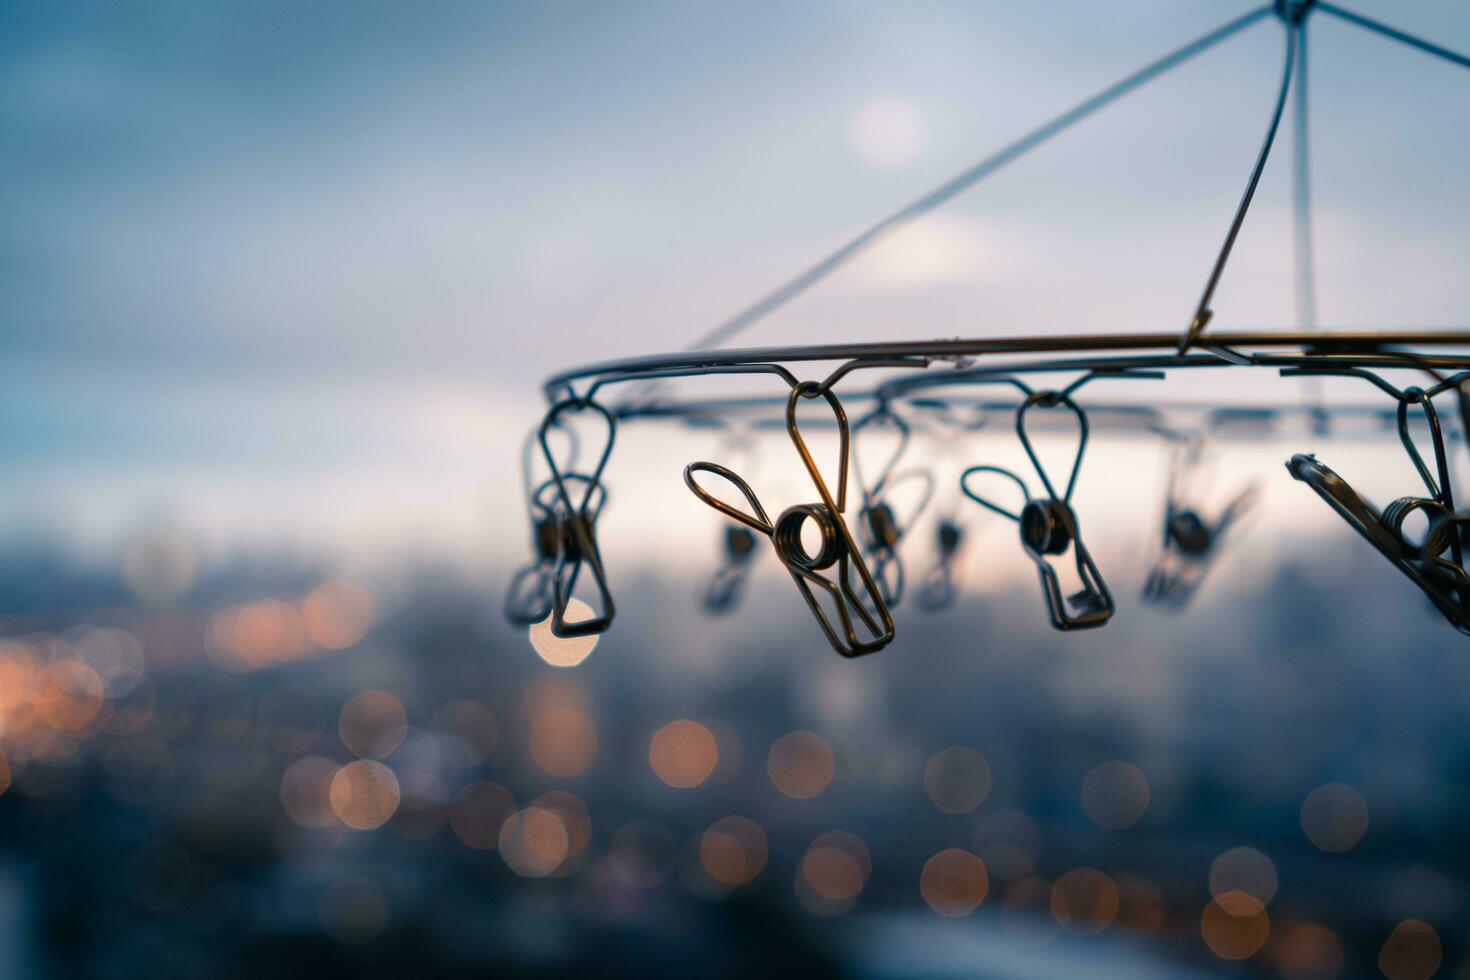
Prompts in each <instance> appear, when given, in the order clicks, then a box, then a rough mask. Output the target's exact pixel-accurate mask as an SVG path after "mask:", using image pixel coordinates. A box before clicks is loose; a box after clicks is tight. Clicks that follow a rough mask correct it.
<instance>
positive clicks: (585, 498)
mask: <svg viewBox="0 0 1470 980" xmlns="http://www.w3.org/2000/svg"><path fill="white" fill-rule="evenodd" d="M582 412H588V413H591V414H593V415H596V416H598V417H600V418H601V420H602V421H603V422H604V423H605V424H606V426H607V441H606V442H605V443H604V445H603V450H602V454H601V456H600V457H598V461H597V464H596V466H595V467H594V468H593V469H592V471H591V472H590V473H586V474H573V473H564V472H563V471H562V469H561V468H560V467H559V466H558V465H557V462H556V458H555V456H554V454H553V453H552V450H551V445H550V443H549V442H548V438H547V437H548V433H549V432H550V430H551V429H552V428H553V427H554V426H556V425H558V424H559V423H560V422H561V420H562V419H563V417H565V416H568V415H575V414H578V413H582ZM616 436H617V422H616V421H615V420H614V419H613V416H612V413H611V412H609V411H608V410H607V409H606V408H604V407H603V406H602V405H599V404H598V403H597V402H595V401H592V400H590V399H586V398H568V399H566V400H564V401H561V402H558V403H557V404H555V405H553V406H552V407H551V409H550V410H549V411H548V412H547V413H546V418H545V419H544V420H543V421H542V423H541V430H540V433H539V439H540V442H541V451H542V455H543V456H544V458H545V460H546V465H547V466H548V467H549V468H550V470H551V480H550V481H549V482H550V484H551V485H552V486H554V487H555V490H556V493H555V497H554V502H553V503H552V504H551V505H550V507H549V508H548V509H550V510H551V511H552V512H553V513H554V514H555V517H556V528H557V539H558V542H559V547H558V552H557V557H556V563H555V567H554V572H553V579H552V602H551V632H552V633H553V634H554V635H556V636H560V637H570V636H589V635H593V634H598V633H604V632H606V631H607V629H608V628H609V627H610V626H611V625H612V622H613V617H614V615H615V614H616V609H615V606H614V604H613V598H612V593H611V591H610V589H609V587H608V582H607V573H606V571H605V570H604V568H603V564H602V553H601V550H600V549H599V548H598V545H597V518H598V516H599V514H600V513H601V510H602V505H603V503H605V501H606V499H607V492H606V490H605V489H604V488H603V486H602V473H603V470H604V469H605V468H606V467H607V461H608V458H609V457H610V456H611V455H612V447H613V441H614V439H615V438H616ZM579 483H580V484H581V485H582V489H581V493H580V495H576V494H574V492H573V491H574V487H575V486H576V485H577V484H579ZM547 534H548V537H549V532H547ZM584 568H585V569H586V570H587V573H588V575H589V576H590V577H591V579H592V585H593V589H594V590H595V604H593V607H592V608H593V611H594V615H593V616H591V617H590V618H587V619H581V620H577V621H575V622H571V621H568V619H567V606H568V604H569V603H570V602H571V600H572V597H573V595H574V594H575V593H576V589H577V584H578V580H579V579H580V578H581V576H582V571H583V569H584Z"/></svg>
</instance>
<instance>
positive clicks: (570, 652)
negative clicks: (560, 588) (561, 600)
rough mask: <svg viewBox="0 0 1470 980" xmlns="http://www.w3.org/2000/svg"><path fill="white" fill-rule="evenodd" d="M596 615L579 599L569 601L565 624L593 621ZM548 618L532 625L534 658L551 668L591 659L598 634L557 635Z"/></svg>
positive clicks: (573, 664)
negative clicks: (552, 629)
mask: <svg viewBox="0 0 1470 980" xmlns="http://www.w3.org/2000/svg"><path fill="white" fill-rule="evenodd" d="M596 615H597V614H596V612H594V611H593V609H592V607H591V606H589V605H587V603H585V602H583V601H582V600H581V599H568V600H567V611H566V621H567V622H568V623H579V622H582V621H583V620H587V619H593V618H594V617H595V616H596ZM551 620H552V617H551V616H547V617H546V618H545V619H543V620H542V621H541V622H539V623H536V624H534V625H532V626H531V628H530V631H529V635H530V637H531V647H532V648H533V649H534V650H535V651H536V655H537V656H538V657H540V658H541V659H542V660H544V661H546V662H547V663H548V664H550V665H551V666H553V667H575V666H577V665H578V664H580V663H581V662H582V661H584V660H586V659H587V658H588V657H589V656H591V654H592V651H593V650H595V649H597V641H598V640H600V639H601V638H602V634H601V633H589V634H587V635H586V636H557V635H556V634H555V633H553V632H552V631H551Z"/></svg>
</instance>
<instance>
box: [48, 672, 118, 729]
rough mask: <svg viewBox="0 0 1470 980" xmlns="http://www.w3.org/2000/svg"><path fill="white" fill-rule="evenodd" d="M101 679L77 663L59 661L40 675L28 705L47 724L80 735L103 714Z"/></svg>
mask: <svg viewBox="0 0 1470 980" xmlns="http://www.w3.org/2000/svg"><path fill="white" fill-rule="evenodd" d="M102 696H103V690H102V679H101V678H100V677H98V676H97V672H96V671H94V670H93V669H92V668H91V667H88V666H87V665H86V664H84V663H82V662H81V661H79V660H58V661H57V662H56V663H54V664H51V665H50V666H48V667H46V668H45V669H44V670H42V671H41V675H40V677H39V678H38V679H37V682H36V687H35V693H34V694H33V695H32V696H31V703H32V704H33V705H34V706H35V709H36V713H37V714H39V715H40V716H41V717H42V718H44V719H45V720H46V722H47V724H49V725H51V726H52V727H54V728H57V729H60V730H61V731H65V732H80V731H81V730H82V729H84V728H86V727H87V725H89V724H90V723H91V721H92V719H93V718H95V717H97V712H99V711H101V710H102Z"/></svg>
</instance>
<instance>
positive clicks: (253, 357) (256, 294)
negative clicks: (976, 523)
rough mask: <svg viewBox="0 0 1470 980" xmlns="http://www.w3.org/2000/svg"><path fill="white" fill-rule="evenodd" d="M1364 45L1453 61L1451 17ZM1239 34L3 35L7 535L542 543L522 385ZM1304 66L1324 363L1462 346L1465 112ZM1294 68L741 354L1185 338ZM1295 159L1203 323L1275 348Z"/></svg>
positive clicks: (1080, 147)
mask: <svg viewBox="0 0 1470 980" xmlns="http://www.w3.org/2000/svg"><path fill="white" fill-rule="evenodd" d="M1353 8H1354V9H1357V10H1360V11H1361V12H1363V13H1365V14H1368V15H1370V16H1375V17H1378V18H1380V19H1382V20H1385V21H1387V22H1389V23H1392V24H1393V25H1395V26H1398V27H1400V28H1402V29H1405V30H1408V31H1411V32H1414V33H1417V34H1420V35H1423V36H1425V37H1428V38H1432V39H1434V40H1435V41H1437V42H1438V43H1441V44H1444V45H1446V46H1447V47H1450V48H1456V49H1459V50H1467V49H1470V17H1467V16H1466V15H1465V13H1464V10H1463V6H1462V5H1460V4H1457V3H1455V2H1452V0H1438V2H1432V3H1431V2H1424V3H1416V4H1414V5H1403V4H1394V3H1389V2H1387V0H1355V2H1354V4H1353ZM1248 9H1250V5H1248V4H1243V3H1235V2H1225V0H1157V2H1145V0H1136V2H1134V3H1130V4H1127V5H1113V4H1108V5H1103V4H1096V3H1090V2H1082V0H1073V2H1061V3H1056V4H1051V5H1046V6H1045V7H1042V6H1040V5H1036V4H1031V3H1019V2H1012V3H999V2H992V3H979V4H970V3H944V2H923V3H917V2H916V3H903V4H899V3H870V2H852V3H842V4H835V3H817V2H803V3H796V4H757V5H727V4H714V3H686V2H679V3H673V2H669V3H656V2H637V3H626V4H605V3H590V2H589V3H511V2H506V3H494V4H469V3H465V4H457V3H437V4H432V5H411V6H410V5H401V4H391V3H353V4H347V3H324V4H311V5H302V4H296V3H269V2H267V3H220V4H211V5H181V4H171V3H153V4H137V5H129V6H127V7H126V8H119V7H116V6H115V5H109V4H104V3H97V4H83V3H71V4H53V3H40V2H35V3H32V2H22V3H12V4H7V5H6V6H5V8H4V9H3V10H0V64H3V65H4V66H5V67H4V68H3V69H0V213H3V214H5V216H6V220H5V221H3V222H0V297H3V303H0V330H3V339H4V345H5V351H6V354H5V357H4V359H3V361H0V446H3V447H4V448H3V452H4V454H5V456H6V457H7V464H6V465H7V471H8V472H9V473H10V474H11V479H10V480H8V481H7V484H8V490H7V493H6V495H5V500H3V501H0V527H6V528H11V529H20V530H26V529H35V528H38V527H39V528H44V529H46V530H48V531H49V532H54V533H57V534H60V535H62V536H64V537H66V538H67V539H69V540H74V541H76V542H79V543H82V544H86V545H88V546H95V547H108V546H110V545H111V544H112V543H115V541H116V540H117V539H118V538H119V537H120V536H125V535H126V534H127V533H129V529H131V528H134V527H136V526H137V525H138V524H139V523H140V522H143V523H146V522H149V521H159V520H163V521H172V522H178V523H181V524H183V525H186V526H188V527H190V528H191V529H194V530H196V531H197V532H199V533H200V534H203V535H205V536H206V537H210V538H212V539H214V540H216V541H217V542H219V543H220V544H221V546H226V545H235V544H239V543H241V542H249V543H262V542H264V543H272V542H277V543H279V542H291V543H301V542H311V543H315V542H318V541H320V542H327V543H331V544H332V545H333V546H334V547H371V548H377V547H381V546H383V545H385V544H389V543H391V544H392V545H394V546H400V547H401V546H415V547H434V548H441V547H450V548H465V547H471V544H470V543H474V544H473V547H474V548H480V547H485V546H487V545H488V546H489V547H491V548H492V549H493V548H495V547H497V546H498V545H499V544H500V543H505V542H511V543H513V544H511V545H510V546H512V547H520V545H521V541H522V539H523V536H524V529H523V528H521V527H520V518H519V512H518V510H517V508H518V507H519V503H518V500H517V495H518V493H519V480H518V478H517V474H516V465H517V454H518V450H519V444H520V439H521V436H522V434H523V433H524V432H525V430H526V429H527V428H528V427H529V426H530V425H531V424H532V423H533V422H534V421H535V420H536V418H537V416H538V415H539V413H540V411H541V410H542V403H541V401H540V395H539V392H538V384H539V380H540V379H541V378H543V377H544V376H546V375H548V374H550V373H552V372H554V371H556V370H558V369H561V368H564V367H568V366H571V365H574V364H577V363H582V362H586V361H593V360H598V359H602V358H608V357H621V356H626V355H630V354H636V353H651V352H658V351H665V350H675V349H679V348H681V347H684V346H685V345H687V344H688V343H690V342H691V341H692V340H693V339H694V338H695V337H697V336H698V335H699V334H700V333H702V332H704V331H705V330H707V329H708V328H710V327H711V326H713V325H714V324H716V323H718V322H720V321H721V320H723V319H724V318H725V317H727V316H728V315H730V314H731V313H733V312H735V311H736V310H738V309H740V308H741V307H743V306H744V305H745V304H746V303H748V302H750V301H751V300H752V299H754V298H756V297H758V296H759V295H761V294H762V293H764V292H765V291H767V290H768V289H770V288H772V287H773V286H775V285H777V284H778V283H780V282H781V281H783V280H784V279H785V278H787V277H788V276H789V275H791V274H792V273H793V272H795V271H797V270H798V269H800V268H802V267H803V266H805V265H806V264H809V263H810V262H812V261H814V260H815V259H817V258H819V257H820V256H822V255H823V254H825V253H826V252H827V251H829V250H830V249H832V248H834V247H836V246H837V245H838V244H840V243H841V242H842V241H843V240H844V239H845V238H846V237H848V236H850V235H852V234H854V233H855V232H857V231H858V230H860V229H861V228H862V227H864V226H865V225H866V224H868V223H870V222H871V221H873V220H876V219H877V218H879V217H881V216H882V215H884V214H887V213H889V212H890V211H892V210H894V209H896V208H897V207H899V206H901V205H903V204H905V203H907V202H908V201H909V200H911V199H913V198H914V197H916V196H918V195H919V194H920V193H922V192H923V191H925V190H927V189H928V188H930V187H932V186H934V185H936V184H938V183H940V182H942V181H944V180H946V179H948V178H949V177H950V176H952V175H953V174H955V173H957V172H959V171H960V170H962V169H964V168H965V167H967V166H969V165H970V164H971V163H973V162H974V161H975V160H977V159H979V158H981V157H983V156H985V155H986V154H988V153H990V152H993V151H994V150H996V149H998V148H999V147H1000V146H1002V145H1004V144H1005V143H1007V142H1009V141H1010V140H1012V139H1014V138H1015V137H1017V136H1019V135H1020V134H1022V133H1024V132H1025V131H1026V130H1028V129H1029V128H1031V127H1032V126H1034V125H1036V124H1037V123H1039V122H1040V121H1042V120H1044V119H1046V118H1049V117H1050V116H1052V115H1054V114H1055V113H1057V112H1059V111H1061V110H1063V109H1065V108H1067V107H1069V106H1070V105H1071V104H1073V103H1075V102H1077V101H1079V100H1080V99H1082V98H1084V97H1086V96H1087V95H1089V94H1091V93H1092V92H1094V91H1096V90H1097V89H1099V88H1101V87H1102V86H1104V85H1106V84H1109V83H1111V82H1112V81H1114V80H1116V79H1117V78H1119V77H1121V76H1122V75H1124V74H1126V73H1128V72H1131V71H1133V70H1134V69H1135V68H1137V67H1139V66H1141V65H1142V64H1144V63H1145V62H1147V61H1148V60H1150V59H1152V58H1155V57H1157V56H1159V55H1160V54H1162V53H1163V52H1165V51H1167V50H1169V49H1171V48H1173V47H1175V46H1178V45H1180V44H1182V43H1184V42H1185V41H1187V40H1189V39H1191V38H1193V37H1195V36H1197V35H1199V34H1202V33H1204V32H1205V31H1207V30H1209V29H1211V28H1213V27H1215V26H1217V25H1218V24H1220V23H1223V22H1224V21H1226V20H1228V19H1230V18H1232V17H1234V16H1236V15H1238V14H1239V13H1241V12H1244V11H1245V10H1248ZM1311 32H1312V42H1311V56H1310V72H1311V74H1310V79H1311V81H1310V85H1311V89H1310V90H1311V98H1312V139H1313V144H1312V146H1313V149H1312V152H1313V157H1312V163H1313V173H1312V176H1313V182H1314V195H1315V206H1316V217H1317V230H1318V258H1319V269H1318V271H1319V289H1318V292H1319V307H1320V310H1321V320H1322V322H1323V323H1324V325H1329V326H1361V327H1372V326H1454V325H1456V324H1460V323H1463V311H1464V310H1465V308H1466V306H1467V301H1470V281H1467V280H1466V278H1465V276H1464V269H1465V267H1466V262H1465V260H1466V258H1467V255H1470V247H1467V244H1470V243H1467V240H1466V237H1465V231H1464V228H1465V227H1466V220H1465V219H1466V217H1467V216H1470V187H1467V184H1466V182H1465V181H1464V179H1463V175H1464V164H1463V161H1464V160H1465V159H1466V158H1467V151H1470V127H1466V126H1465V125H1464V119H1465V106H1466V105H1470V73H1466V72H1465V71H1463V70H1462V69H1458V68H1456V67H1455V66H1452V65H1449V64H1446V63H1443V62H1438V61H1435V60H1433V59H1430V58H1428V57H1426V56H1424V55H1422V54H1420V53H1417V52H1414V51H1412V50H1410V49H1408V48H1405V47H1403V46H1400V45H1396V44H1394V43H1392V42H1389V41H1386V40H1382V39H1380V38H1377V37H1374V36H1372V35H1369V34H1367V33H1365V32H1363V31H1361V30H1359V29H1357V28H1354V27H1351V26H1349V25H1346V24H1343V23H1341V22H1338V21H1335V20H1332V19H1330V18H1328V17H1326V16H1322V15H1317V16H1315V17H1314V18H1313V20H1312V23H1311ZM1282 53H1283V49H1282V32H1281V30H1280V27H1279V25H1278V24H1276V23H1275V22H1274V21H1271V20H1267V21H1266V22H1263V23H1261V24H1258V25H1256V26H1255V27H1253V28H1251V29H1250V30H1249V31H1248V32H1246V33H1243V34H1241V35H1240V36H1238V37H1236V38H1234V39H1232V40H1230V41H1228V42H1227V43H1225V44H1224V45H1222V46H1220V47H1219V48H1217V49H1215V50H1213V51H1211V52H1209V53H1207V54H1206V55H1204V56H1202V57H1200V58H1198V59H1196V60H1195V61H1193V62H1191V63H1189V64H1188V65H1186V66H1184V67H1182V68H1180V69H1177V70H1176V71H1174V72H1173V73H1171V74H1170V75H1168V76H1166V77H1165V78H1164V79H1161V80H1159V81H1156V82H1154V83H1152V84H1151V85H1149V86H1148V87H1147V88H1146V89H1144V90H1142V91H1140V92H1138V93H1135V94H1134V95H1132V96H1130V97H1129V98H1128V99H1127V100H1125V101H1123V102H1121V103H1119V104H1118V105H1116V106H1114V107H1112V108H1110V109H1108V110H1107V111H1105V112H1104V113H1102V114H1100V115H1098V116H1097V117H1095V118H1093V119H1091V120H1089V121H1087V122H1086V123H1084V124H1083V125H1081V126H1079V127H1077V128H1076V129H1075V130H1073V131H1070V132H1069V133H1067V134H1066V135H1064V136H1063V137H1061V138H1060V139H1058V140H1056V141H1054V142H1053V143H1051V144H1048V145H1047V146H1046V147H1044V148H1042V149H1041V150H1039V151H1037V152H1035V153H1033V154H1031V155H1029V156H1028V157H1026V158H1024V159H1023V160H1021V161H1019V162H1018V163H1016V164H1014V165H1013V166H1011V167H1009V168H1007V169H1006V170H1004V171H1002V172H1000V173H999V174H997V175H996V176H994V177H993V178H991V179H990V180H988V181H986V182H985V183H983V184H981V185H980V186H978V187H976V188H974V189H973V190H971V191H969V192H968V193H966V194H965V195H963V196H962V197H961V198H959V199H958V200H956V201H954V202H952V204H951V205H950V206H949V207H946V208H945V209H943V210H942V211H940V212H938V213H936V214H935V215H933V216H931V217H929V218H926V219H924V220H923V221H921V222H919V223H918V224H916V225H914V226H913V227H911V228H909V229H907V230H906V231H904V232H903V233H901V234H900V235H898V236H895V237H894V238H893V239H892V240H891V241H890V242H888V243H887V244H885V245H884V246H882V247H880V248H879V249H877V250H875V251H874V252H873V253H872V254H870V255H868V256H865V257H864V258H863V259H862V260H860V261H858V262H856V263H854V264H853V265H852V266H851V267H849V268H847V269H845V270H844V271H842V272H841V273H839V274H838V275H836V276H834V277H833V278H832V279H831V280H830V281H828V282H826V283H823V284H822V285H821V286H819V287H818V288H816V289H814V290H813V291H812V292H811V293H810V294H809V295H807V296H805V297H803V298H801V299H800V300H798V301H797V302H795V303H792V304H791V305H790V306H788V307H787V308H785V309H783V310H782V311H781V312H780V313H778V314H777V315H776V316H773V317H771V318H770V319H769V320H768V321H765V322H763V323H761V324H758V325H757V326H755V327H753V328H752V329H751V330H750V331H749V332H748V334H747V335H745V336H744V337H743V338H742V340H741V341H740V342H741V343H747V342H748V343H763V344H765V343H812V342H823V341H837V340H845V339H850V340H873V339H914V338H924V337H935V336H1000V335H1009V334H1017V333H1032V332H1087V331H1093V330H1117V329H1130V330H1136V329H1148V330H1153V329H1164V330H1175V329H1181V328H1182V327H1183V326H1184V325H1185V323H1186V322H1187V320H1188V318H1189V315H1190V313H1191V312H1192V309H1193V305H1194V302H1195V301H1196V300H1197V298H1198V295H1199V290H1200V288H1201V286H1202V285H1203V281H1204V278H1205V275H1206V273H1207V272H1208V268H1209V264H1210V262H1211V261H1212V259H1213V256H1214V251H1215V249H1216V248H1217V247H1218V244H1219V240H1220V238H1221V237H1222V235H1223V233H1224V230H1225V227H1226V224H1227V223H1228V220H1229V217H1230V214H1231V211H1232V209H1233V208H1234V205H1235V203H1236V201H1237V199H1238V197H1239V194H1240V190H1241V188H1242V186H1243V184H1244V181H1245V178H1246V176H1247V174H1248V171H1249V167H1250V164H1251V162H1252V161H1253V159H1254V156H1255V153H1256V150H1257V147H1258V145H1259V140H1260V138H1261V135H1262V134H1263V132H1264V128H1265V125H1266V121H1267V118H1268V113H1269V110H1270V107H1271V103H1272V99H1273V97H1274V94H1275V86H1276V85H1277V82H1278V78H1279V72H1280V67H1281V58H1282ZM1289 151H1290V145H1289V142H1285V141H1284V142H1283V143H1281V144H1280V145H1279V146H1278V149H1277V155H1276V157H1275V158H1273V161H1272V166H1271V167H1270V168H1269V169H1268V171H1267V174H1266V177H1265V179H1264V181H1263V184H1262V189H1261V191H1260V195H1259V197H1258V199H1257V203H1256V206H1255V208H1254V209H1253V211H1252V214H1251V217H1250V220H1249V222H1248V223H1247V226H1246V229H1245V232H1244V234H1243V235H1242V237H1241V240H1240V243H1239V246H1238V248H1237V254H1236V258H1235V259H1234V261H1233V263H1232V265H1231V267H1230V269H1229V271H1228V273H1227V276H1226V278H1225V281H1224V283H1223V285H1222V287H1221V289H1220V292H1219V294H1218V297H1217V300H1216V303H1215V308H1216V311H1217V317H1216V321H1215V323H1216V325H1217V326H1220V327H1244V326H1263V327H1271V326H1290V325H1291V324H1292V317H1293V306H1292V294H1291V283H1292V268H1291V237H1290V197H1289V174H1290V168H1289V164H1290V156H1289ZM659 448H660V447H659V446H658V445H657V444H655V445H653V446H652V447H650V446H649V445H648V444H647V443H643V444H642V448H641V449H639V448H638V447H637V445H635V447H634V448H633V449H631V450H630V452H631V453H632V454H633V455H632V456H631V457H630V458H631V459H632V460H634V461H635V463H633V464H626V463H625V466H626V468H627V471H628V472H629V473H631V474H632V476H631V477H629V478H630V479H637V478H638V476H639V472H640V470H641V469H642V468H643V467H642V466H641V464H639V463H637V462H636V461H644V462H646V463H647V464H648V465H649V466H653V465H654V463H655V462H657V463H658V465H664V464H665V463H667V464H668V465H673V463H677V464H678V465H677V468H682V465H683V462H685V461H687V460H686V459H685V458H683V457H681V458H679V459H677V460H674V461H673V462H672V463H671V462H669V461H668V460H665V459H664V458H663V456H665V455H667V453H663V454H660V453H659V452H656V451H655V450H657V449H659ZM640 453H641V454H642V455H639V454H640ZM1277 455H1279V454H1277ZM1271 458H1272V459H1275V457H1274V456H1273V457H1271ZM1273 465H1279V460H1278V461H1277V462H1275V463H1273ZM665 468H666V467H665ZM1102 472H1107V471H1106V470H1103V471H1102ZM658 473H659V479H660V480H661V479H662V470H658ZM649 479H652V478H649ZM655 482H656V481H655ZM663 482H668V481H663ZM634 485H635V486H637V485H636V484H634ZM659 487H660V489H662V483H659ZM676 490H677V491H678V492H679V493H682V492H683V491H682V489H681V488H677V487H676ZM641 492H642V489H636V490H635V491H634V494H635V498H636V495H637V494H638V493H641ZM650 492H651V491H650ZM1394 495H1396V494H1394ZM1384 496H1385V497H1386V496H1387V494H1386V493H1385V494H1384ZM656 499H663V498H656Z"/></svg>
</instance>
